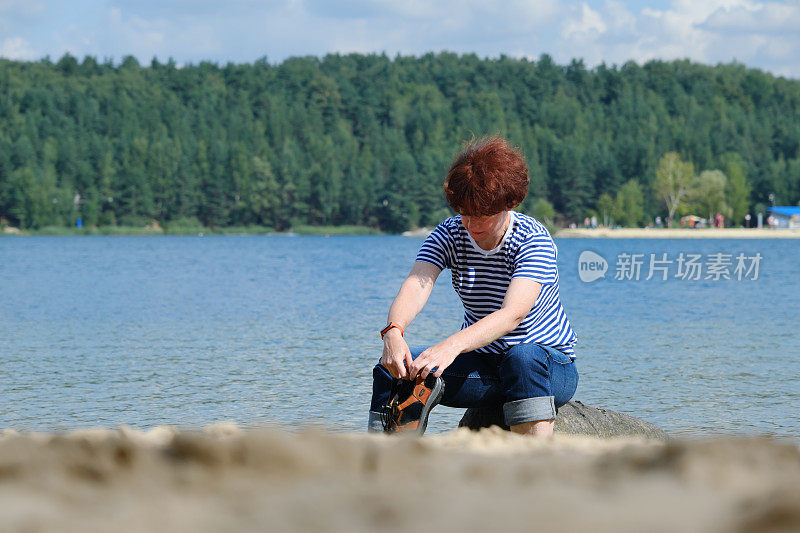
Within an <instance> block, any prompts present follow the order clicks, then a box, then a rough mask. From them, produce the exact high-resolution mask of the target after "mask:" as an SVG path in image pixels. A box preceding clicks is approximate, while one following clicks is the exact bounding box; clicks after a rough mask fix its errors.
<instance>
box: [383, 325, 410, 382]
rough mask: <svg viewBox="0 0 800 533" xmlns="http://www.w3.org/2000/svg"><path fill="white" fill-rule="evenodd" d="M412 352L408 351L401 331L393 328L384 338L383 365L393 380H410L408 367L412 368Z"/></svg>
mask: <svg viewBox="0 0 800 533" xmlns="http://www.w3.org/2000/svg"><path fill="white" fill-rule="evenodd" d="M411 361H412V360H411V350H409V349H408V344H407V343H406V341H405V339H404V338H403V336H402V335H401V334H400V330H399V329H397V328H392V329H390V330H389V331H387V332H386V334H385V335H384V336H383V355H382V356H381V365H383V367H384V368H385V369H386V370H388V371H389V374H391V375H392V377H393V378H404V379H407V378H408V370H407V369H406V366H407V365H408V366H409V367H410V366H411Z"/></svg>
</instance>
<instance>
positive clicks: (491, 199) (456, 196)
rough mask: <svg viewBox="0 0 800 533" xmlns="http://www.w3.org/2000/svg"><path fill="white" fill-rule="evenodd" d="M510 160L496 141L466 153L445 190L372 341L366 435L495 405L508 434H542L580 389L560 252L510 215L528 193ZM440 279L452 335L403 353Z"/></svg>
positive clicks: (533, 225) (520, 162) (524, 220)
mask: <svg viewBox="0 0 800 533" xmlns="http://www.w3.org/2000/svg"><path fill="white" fill-rule="evenodd" d="M528 183H529V179H528V168H527V165H526V164H525V161H524V159H523V157H522V155H521V154H520V152H519V151H518V150H517V149H514V148H512V147H511V146H509V145H508V143H506V141H504V140H503V139H500V138H497V137H491V138H485V139H480V140H477V141H473V142H471V143H469V144H467V145H466V146H465V148H464V150H463V151H462V152H461V153H460V154H458V155H457V156H456V159H455V161H454V162H453V165H452V166H451V167H450V170H449V172H448V174H447V178H446V179H445V182H444V191H445V194H446V195H447V200H448V202H449V203H450V206H451V207H452V208H453V210H455V211H456V212H457V213H459V215H457V216H455V217H452V218H448V219H447V220H445V221H444V222H442V223H441V224H439V226H437V227H436V229H435V230H434V232H433V233H432V234H431V235H430V236H429V237H428V238H427V239H426V240H425V242H424V243H423V245H422V248H421V249H420V251H419V253H418V254H417V260H416V262H415V263H414V266H413V268H412V269H411V273H410V274H409V276H408V278H407V279H406V280H405V282H404V283H403V285H402V286H401V287H400V292H399V293H398V294H397V297H396V298H395V299H394V302H393V303H392V306H391V308H390V309H389V317H388V324H387V326H386V328H384V330H383V331H382V332H381V337H382V338H383V355H382V357H381V361H380V363H379V364H378V365H377V366H376V367H375V369H374V372H373V379H374V381H373V396H372V404H371V407H370V421H369V427H370V429H371V430H373V431H380V430H384V431H389V432H394V431H398V430H404V429H410V430H416V431H417V432H418V433H420V434H421V433H422V432H424V430H425V426H426V424H427V416H428V413H429V412H430V409H432V408H433V407H434V406H435V405H436V404H437V403H439V402H441V403H442V404H443V405H447V406H450V407H462V408H463V407H481V406H490V405H499V404H502V405H503V411H504V414H505V420H506V423H507V424H508V425H509V426H510V428H511V430H512V431H514V432H517V433H522V434H530V435H549V434H552V432H553V423H554V421H555V416H556V408H557V407H560V406H561V405H563V404H565V403H566V402H568V401H569V399H570V398H571V397H572V395H573V394H574V393H575V388H576V387H577V384H578V372H577V370H576V368H575V363H574V353H575V352H574V345H575V343H576V341H577V337H576V336H575V333H574V332H573V331H572V327H571V326H570V324H569V321H568V320H567V317H566V314H565V313H564V308H563V307H562V305H561V301H560V299H559V290H558V270H557V268H556V258H557V253H558V252H557V249H556V246H555V244H554V243H553V239H552V238H551V237H550V234H549V233H548V231H547V230H546V229H545V228H544V226H542V225H541V224H540V223H539V222H537V221H536V220H535V219H533V218H531V217H528V216H526V215H522V214H520V213H516V212H514V211H512V210H513V209H514V208H515V207H517V206H518V205H519V204H520V203H521V202H522V200H523V199H524V198H525V195H526V194H527V190H528ZM446 268H449V269H450V270H451V271H452V276H453V288H454V289H455V291H456V293H457V294H458V296H459V297H460V298H461V301H462V303H463V304H464V322H463V324H462V326H461V330H460V331H458V332H456V333H454V334H453V335H451V336H449V337H448V338H446V339H444V340H443V341H441V342H439V343H438V344H435V345H434V346H430V347H428V348H424V349H413V350H412V349H410V348H409V347H408V345H407V344H406V342H405V339H404V338H403V334H404V331H405V329H406V328H407V327H408V325H409V324H411V321H412V320H413V319H414V317H415V316H416V315H417V314H418V313H419V312H420V310H421V309H422V307H423V306H424V305H425V302H426V301H427V299H428V296H429V295H430V293H431V289H432V288H433V284H434V282H435V281H436V278H437V277H438V276H439V273H440V272H441V271H442V270H444V269H446Z"/></svg>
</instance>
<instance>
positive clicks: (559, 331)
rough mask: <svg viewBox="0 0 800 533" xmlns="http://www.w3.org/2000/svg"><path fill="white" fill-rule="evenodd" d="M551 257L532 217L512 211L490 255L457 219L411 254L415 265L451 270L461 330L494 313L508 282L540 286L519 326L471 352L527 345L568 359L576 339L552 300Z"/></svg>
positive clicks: (551, 246) (552, 250)
mask: <svg viewBox="0 0 800 533" xmlns="http://www.w3.org/2000/svg"><path fill="white" fill-rule="evenodd" d="M557 258H558V249H557V248H556V245H555V243H554V242H553V239H552V237H550V233H549V232H548V231H547V229H545V227H544V226H542V225H541V224H540V223H539V222H538V221H537V220H535V219H534V218H531V217H529V216H527V215H523V214H521V213H516V212H514V211H512V212H511V222H510V224H509V225H508V230H507V231H506V233H505V235H504V236H503V239H502V240H501V241H500V244H499V245H498V246H497V248H495V249H494V250H483V249H482V248H481V247H479V246H478V244H477V243H476V242H475V240H474V239H473V238H472V236H471V235H470V234H469V233H468V232H467V230H466V229H465V228H464V226H463V225H462V224H461V216H460V215H458V216H454V217H451V218H448V219H447V220H445V221H444V222H442V223H441V224H439V225H438V226H436V229H435V230H434V231H433V233H431V234H430V235H429V236H428V238H427V239H425V242H424V243H423V244H422V248H420V250H419V253H418V254H417V261H425V262H427V263H431V264H433V265H436V266H437V267H439V268H440V269H441V270H444V269H446V268H449V269H450V270H451V272H452V275H453V288H454V289H455V290H456V293H457V294H458V296H459V297H460V298H461V302H462V303H463V304H464V323H463V324H462V326H461V328H462V329H463V328H466V327H467V326H470V325H472V324H474V323H475V322H477V321H478V320H480V319H481V318H483V317H485V316H486V315H488V314H489V313H492V312H493V311H497V310H498V309H500V307H501V305H502V304H503V299H504V297H505V294H506V290H507V289H508V284H509V283H510V282H511V278H516V277H523V278H528V279H532V280H534V281H536V282H538V283H541V284H542V290H541V292H540V293H539V297H538V298H537V300H536V304H535V305H534V306H533V309H531V312H530V313H528V316H526V317H525V319H524V320H523V321H522V322H521V323H520V324H519V326H517V328H516V329H515V330H514V331H511V332H510V333H508V334H506V335H504V336H503V337H500V338H499V339H497V340H496V341H494V342H492V343H491V344H489V345H487V346H484V347H483V348H480V349H478V350H476V351H478V352H482V353H505V352H507V351H508V349H509V347H511V346H513V345H515V344H519V343H521V342H531V343H537V344H542V345H545V346H551V347H553V348H556V349H558V350H560V351H562V352H564V353H565V354H567V355H569V356H570V357H573V358H574V357H575V349H574V346H575V343H576V342H577V340H578V338H577V336H576V335H575V332H574V331H572V327H571V326H570V324H569V320H567V315H566V314H565V313H564V308H563V306H562V305H561V300H560V299H559V296H558V268H557V267H556V259H557Z"/></svg>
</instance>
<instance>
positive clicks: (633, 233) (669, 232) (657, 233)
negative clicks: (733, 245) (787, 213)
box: [554, 228, 800, 239]
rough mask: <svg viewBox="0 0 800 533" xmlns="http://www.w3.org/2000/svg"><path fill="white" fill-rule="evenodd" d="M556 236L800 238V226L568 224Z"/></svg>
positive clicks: (592, 237) (603, 237) (605, 237)
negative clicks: (798, 228) (577, 225)
mask: <svg viewBox="0 0 800 533" xmlns="http://www.w3.org/2000/svg"><path fill="white" fill-rule="evenodd" d="M554 237H556V238H584V239H586V238H588V239H800V230H796V229H795V230H791V229H775V230H773V229H755V228H750V229H745V228H703V229H686V228H674V229H666V228H620V229H609V228H596V229H590V228H575V229H569V228H565V229H562V230H559V231H558V232H557V233H556V234H555V235H554Z"/></svg>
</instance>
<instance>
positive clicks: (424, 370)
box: [409, 277, 542, 378]
mask: <svg viewBox="0 0 800 533" xmlns="http://www.w3.org/2000/svg"><path fill="white" fill-rule="evenodd" d="M541 290H542V285H541V283H538V282H536V281H533V280H531V279H526V278H521V277H519V278H512V279H511V283H509V284H508V289H507V290H506V295H505V298H504V299H503V305H502V306H501V307H500V309H498V310H497V311H495V312H493V313H490V314H488V315H486V316H485V317H483V318H482V319H480V320H478V321H477V322H475V323H474V324H472V325H471V326H469V327H467V328H464V329H462V330H461V331H459V332H458V333H455V334H453V335H450V336H449V337H448V338H447V339H445V340H443V341H442V342H440V343H439V344H437V345H435V346H431V347H430V348H428V349H427V350H425V351H424V352H422V354H420V356H419V357H417V358H416V359H415V360H414V361H413V363H411V364H410V365H409V375H410V376H412V377H413V376H416V375H417V374H420V376H421V377H423V378H425V377H426V376H427V375H428V373H430V371H431V370H432V369H434V368H437V367H438V368H437V370H436V372H434V375H435V376H437V377H438V376H441V375H442V371H443V370H444V369H445V368H447V367H448V366H450V364H451V363H452V362H453V361H454V360H455V358H456V357H457V356H458V354H460V353H464V352H469V351H472V350H476V349H478V348H482V347H484V346H486V345H487V344H490V343H492V342H494V341H495V340H497V339H499V338H500V337H502V336H503V335H506V334H507V333H510V332H511V331H514V329H516V327H517V326H518V325H519V323H520V322H522V321H523V320H524V319H525V317H526V316H528V313H530V312H531V309H533V306H534V305H535V304H536V299H537V298H538V297H539V292H540V291H541Z"/></svg>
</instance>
